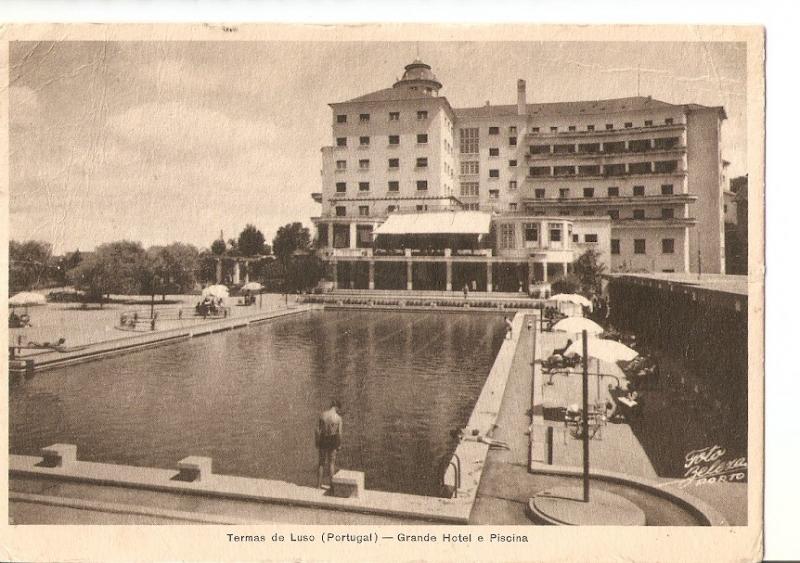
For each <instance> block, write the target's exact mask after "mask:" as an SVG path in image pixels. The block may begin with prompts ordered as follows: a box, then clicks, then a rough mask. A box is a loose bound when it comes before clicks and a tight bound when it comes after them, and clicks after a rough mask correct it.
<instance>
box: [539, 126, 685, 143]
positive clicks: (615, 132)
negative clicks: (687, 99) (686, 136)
mask: <svg viewBox="0 0 800 563" xmlns="http://www.w3.org/2000/svg"><path fill="white" fill-rule="evenodd" d="M685 128H686V125H685V124H684V123H663V124H661V125H647V126H645V127H624V128H622V129H593V130H588V129H586V130H583V131H578V130H577V128H576V129H575V130H566V131H563V130H561V131H550V130H549V129H548V130H540V131H532V130H529V131H527V132H526V133H525V137H527V138H532V139H542V138H548V137H560V138H567V137H593V136H598V137H605V136H619V135H629V134H631V133H642V132H650V131H682V130H684V129H685Z"/></svg>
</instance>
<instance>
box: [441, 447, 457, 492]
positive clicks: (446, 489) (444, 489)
mask: <svg viewBox="0 0 800 563" xmlns="http://www.w3.org/2000/svg"><path fill="white" fill-rule="evenodd" d="M451 467H452V468H453V477H454V479H453V480H454V482H455V485H454V488H453V490H452V491H450V486H449V485H447V484H446V483H445V477H446V476H447V471H448V470H449V469H450V468H451ZM441 485H442V496H444V497H445V498H456V497H458V489H459V488H461V458H459V457H458V454H455V453H454V454H453V455H452V456H451V457H450V460H449V461H448V462H447V468H446V469H445V470H444V472H443V473H442V483H441Z"/></svg>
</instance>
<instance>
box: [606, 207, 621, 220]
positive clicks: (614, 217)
mask: <svg viewBox="0 0 800 563" xmlns="http://www.w3.org/2000/svg"><path fill="white" fill-rule="evenodd" d="M608 216H609V217H610V218H611V219H612V220H614V221H618V220H619V209H609V210H608Z"/></svg>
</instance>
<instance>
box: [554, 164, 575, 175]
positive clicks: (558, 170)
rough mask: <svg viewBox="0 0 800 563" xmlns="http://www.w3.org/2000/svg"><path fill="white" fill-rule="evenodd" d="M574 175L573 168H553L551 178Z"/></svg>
mask: <svg viewBox="0 0 800 563" xmlns="http://www.w3.org/2000/svg"><path fill="white" fill-rule="evenodd" d="M574 174H575V167H574V166H554V167H553V176H573V175H574Z"/></svg>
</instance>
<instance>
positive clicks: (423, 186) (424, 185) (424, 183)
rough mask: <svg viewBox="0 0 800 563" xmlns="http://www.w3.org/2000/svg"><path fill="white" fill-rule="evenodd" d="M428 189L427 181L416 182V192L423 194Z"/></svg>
mask: <svg viewBox="0 0 800 563" xmlns="http://www.w3.org/2000/svg"><path fill="white" fill-rule="evenodd" d="M427 189H428V181H427V180H417V191H420V192H424V191H426V190H427Z"/></svg>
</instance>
